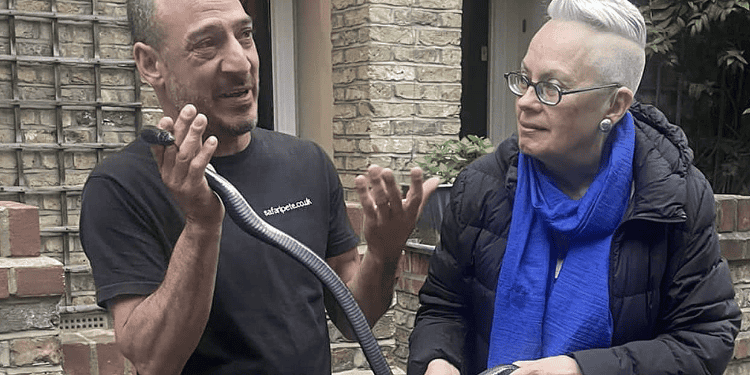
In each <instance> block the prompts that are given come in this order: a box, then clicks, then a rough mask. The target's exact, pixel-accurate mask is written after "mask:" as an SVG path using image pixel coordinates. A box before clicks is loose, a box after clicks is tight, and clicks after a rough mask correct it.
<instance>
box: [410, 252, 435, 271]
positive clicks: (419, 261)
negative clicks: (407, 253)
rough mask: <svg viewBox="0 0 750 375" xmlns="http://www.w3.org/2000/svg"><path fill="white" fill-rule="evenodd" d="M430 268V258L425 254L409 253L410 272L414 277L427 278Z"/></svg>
mask: <svg viewBox="0 0 750 375" xmlns="http://www.w3.org/2000/svg"><path fill="white" fill-rule="evenodd" d="M429 267H430V257H429V256H428V255H425V254H420V253H411V272H412V273H414V274H416V275H422V276H427V270H428V268H429Z"/></svg>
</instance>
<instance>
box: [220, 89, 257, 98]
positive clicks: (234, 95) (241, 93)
mask: <svg viewBox="0 0 750 375" xmlns="http://www.w3.org/2000/svg"><path fill="white" fill-rule="evenodd" d="M248 92H250V89H249V88H239V89H237V90H233V91H228V92H225V93H223V94H221V95H219V97H222V98H239V97H241V96H245V95H247V93H248Z"/></svg>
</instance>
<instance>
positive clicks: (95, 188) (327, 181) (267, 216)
mask: <svg viewBox="0 0 750 375" xmlns="http://www.w3.org/2000/svg"><path fill="white" fill-rule="evenodd" d="M211 164H212V165H213V166H214V167H215V168H216V170H217V171H218V172H219V174H221V175H222V176H224V177H226V178H227V179H228V180H229V181H230V182H232V184H234V185H235V186H236V187H237V188H238V189H239V190H240V191H241V192H242V193H243V195H244V196H245V198H246V199H247V201H248V202H249V203H250V205H251V206H252V207H253V208H254V209H255V211H256V212H257V213H258V214H259V215H260V216H261V217H262V218H264V220H266V221H267V222H269V223H270V224H271V225H273V226H275V227H277V228H279V229H281V230H283V231H285V232H287V233H289V234H290V235H292V236H293V237H295V238H297V239H298V240H300V241H301V242H303V243H304V244H306V245H307V246H308V247H310V248H311V249H312V250H313V251H315V252H316V253H317V254H318V255H319V256H321V257H322V258H326V257H332V256H336V255H340V254H342V253H344V252H346V251H347V250H350V249H351V248H353V247H354V246H356V244H357V242H358V239H357V238H356V235H355V234H354V232H353V231H352V229H351V227H350V225H349V220H348V217H347V215H346V208H345V205H344V201H343V191H342V187H341V185H340V182H339V179H338V175H337V173H336V170H335V169H334V168H333V166H332V164H331V162H330V160H329V159H328V157H327V156H326V154H325V152H324V151H322V150H321V149H320V148H319V147H317V146H315V145H314V144H313V143H311V142H306V141H302V140H299V139H297V138H294V137H290V136H287V135H284V134H281V133H275V132H269V131H266V130H263V129H256V130H254V131H253V133H252V141H251V142H250V145H249V146H248V147H247V148H246V149H245V150H244V151H242V152H240V153H238V154H236V155H232V156H227V157H218V158H214V159H213V160H212V161H211ZM82 204H83V207H82V210H81V242H82V244H83V246H84V250H85V251H86V254H87V255H88V257H89V259H90V260H91V264H92V268H93V271H94V278H95V281H96V285H97V288H98V299H99V303H100V304H101V305H103V306H106V304H107V302H108V301H109V300H111V299H112V298H113V297H116V296H120V295H133V294H136V295H147V294H150V293H152V292H153V291H155V290H156V289H157V288H158V287H159V284H160V283H161V281H162V280H163V277H164V274H165V272H166V269H167V266H168V263H169V258H170V254H171V250H172V248H173V247H174V244H175V243H176V241H177V239H178V237H179V236H180V233H181V231H182V228H183V226H184V220H183V217H182V215H181V214H180V211H179V208H178V207H177V206H176V205H175V202H174V201H173V199H172V198H171V197H170V194H169V192H168V190H167V189H166V187H165V186H164V184H163V183H162V181H161V177H160V175H159V172H158V169H157V166H156V163H155V161H154V160H153V158H152V157H151V155H150V151H149V147H148V145H147V144H145V143H144V142H142V141H136V142H134V143H133V144H131V145H129V146H128V147H127V148H125V149H124V150H123V151H122V152H120V153H117V154H115V155H112V156H110V157H108V158H107V159H105V161H104V163H102V165H101V166H99V167H97V168H96V169H95V170H94V172H93V173H92V174H91V176H90V177H89V180H88V181H87V183H86V186H85V188H84V192H83V203H82ZM300 370H304V372H305V373H310V374H328V373H330V371H331V365H330V345H329V341H328V331H327V326H326V319H325V311H324V305H323V286H322V284H321V283H320V282H319V281H318V280H317V279H316V278H315V276H313V274H312V273H311V272H310V271H308V270H307V269H306V268H305V267H304V266H302V265H301V264H299V263H297V262H296V261H295V260H293V259H292V258H291V257H289V256H288V255H286V254H284V253H283V252H282V251H280V250H278V249H276V248H273V247H270V246H268V245H265V244H263V243H261V242H260V241H258V240H257V239H255V238H254V237H251V236H249V235H247V234H246V233H245V232H243V231H242V230H241V229H239V227H238V226H237V225H236V224H235V223H234V222H233V221H232V220H231V219H230V218H229V217H228V216H227V217H225V219H224V223H223V229H222V239H221V250H220V253H219V264H218V271H217V280H216V288H215V292H214V300H213V306H212V310H211V315H210V317H209V321H208V325H207V327H206V329H205V331H204V333H203V336H202V338H201V341H200V343H199V344H198V348H197V349H196V351H195V352H194V353H193V355H192V356H191V357H190V359H189V360H188V362H187V364H186V366H185V369H184V370H183V373H184V374H296V373H299V371H300Z"/></svg>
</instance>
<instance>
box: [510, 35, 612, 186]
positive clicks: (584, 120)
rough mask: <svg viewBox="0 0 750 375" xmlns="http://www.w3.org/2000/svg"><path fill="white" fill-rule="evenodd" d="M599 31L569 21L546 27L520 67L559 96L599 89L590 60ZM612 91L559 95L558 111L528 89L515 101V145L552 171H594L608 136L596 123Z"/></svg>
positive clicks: (603, 116) (607, 105) (603, 115)
mask: <svg viewBox="0 0 750 375" xmlns="http://www.w3.org/2000/svg"><path fill="white" fill-rule="evenodd" d="M597 34H598V33H597V32H596V31H594V30H592V29H590V28H589V27H587V26H585V25H583V24H580V23H577V22H568V21H555V20H552V21H549V22H547V23H546V24H545V25H544V26H543V27H542V28H541V29H540V30H539V32H537V34H536V35H535V36H534V38H533V39H532V40H531V43H530V44H529V49H528V51H527V52H526V56H525V57H524V59H523V62H522V64H521V71H522V72H524V73H525V74H526V75H527V76H528V77H529V79H531V81H533V82H539V81H548V82H552V83H555V84H557V85H559V86H560V87H561V88H562V89H563V91H566V90H572V89H577V88H586V87H592V86H598V85H602V84H607V83H611V82H602V81H601V79H599V77H598V75H597V73H596V70H595V69H594V68H593V66H591V63H589V61H594V60H592V56H593V55H594V53H600V51H597V50H596V49H597V45H600V46H601V47H600V48H605V49H606V48H607V47H606V46H605V45H601V43H598V42H597V40H598V39H600V38H597ZM615 91H616V89H614V88H613V89H601V90H594V91H588V92H582V93H575V94H569V95H564V96H562V99H561V101H560V103H558V104H557V105H556V106H548V105H545V104H542V103H541V102H540V101H539V99H538V98H537V97H536V94H535V93H534V89H533V88H532V87H531V86H529V88H528V89H527V90H526V93H524V94H523V96H521V97H518V98H517V99H516V118H517V120H518V144H519V147H520V149H521V152H523V153H525V154H527V155H530V156H533V157H535V158H536V159H538V160H540V161H541V162H542V163H544V164H545V165H546V166H547V167H548V168H551V169H553V170H557V171H558V172H560V171H566V170H571V169H582V168H583V169H589V168H594V169H596V168H598V165H599V159H600V157H601V153H602V148H603V145H604V140H605V139H606V134H605V133H602V132H601V131H599V123H600V122H601V121H602V119H604V118H605V117H606V112H607V110H608V109H609V107H610V104H611V99H612V98H613V95H614V93H615Z"/></svg>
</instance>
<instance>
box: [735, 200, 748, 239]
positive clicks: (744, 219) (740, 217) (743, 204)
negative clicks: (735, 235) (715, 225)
mask: <svg viewBox="0 0 750 375" xmlns="http://www.w3.org/2000/svg"><path fill="white" fill-rule="evenodd" d="M737 231H738V232H747V231H750V197H742V198H741V199H738V200H737Z"/></svg>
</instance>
